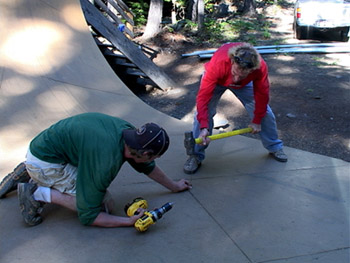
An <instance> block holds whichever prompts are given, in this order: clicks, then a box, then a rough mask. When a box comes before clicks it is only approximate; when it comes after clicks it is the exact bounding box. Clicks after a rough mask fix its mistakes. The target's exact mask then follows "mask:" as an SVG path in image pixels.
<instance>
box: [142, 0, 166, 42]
mask: <svg viewBox="0 0 350 263" xmlns="http://www.w3.org/2000/svg"><path fill="white" fill-rule="evenodd" d="M162 17H163V0H151V3H150V7H149V11H148V18H147V24H146V28H145V32H144V33H143V35H142V38H143V39H150V38H152V37H154V36H155V35H157V34H158V33H159V32H160V23H161V22H162Z"/></svg>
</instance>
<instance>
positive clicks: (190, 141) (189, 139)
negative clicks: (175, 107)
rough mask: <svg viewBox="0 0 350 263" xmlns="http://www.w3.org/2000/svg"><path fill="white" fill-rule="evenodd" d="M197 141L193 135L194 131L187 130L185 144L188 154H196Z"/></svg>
mask: <svg viewBox="0 0 350 263" xmlns="http://www.w3.org/2000/svg"><path fill="white" fill-rule="evenodd" d="M195 144H196V142H195V140H194V137H193V132H185V140H184V145H185V148H186V153H187V155H189V156H191V155H194V146H195Z"/></svg>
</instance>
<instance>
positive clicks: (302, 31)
mask: <svg viewBox="0 0 350 263" xmlns="http://www.w3.org/2000/svg"><path fill="white" fill-rule="evenodd" d="M308 36H309V34H308V32H307V28H306V27H301V26H298V25H295V37H296V38H297V39H307V38H308Z"/></svg>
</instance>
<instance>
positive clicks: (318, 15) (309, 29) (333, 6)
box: [293, 0, 350, 41]
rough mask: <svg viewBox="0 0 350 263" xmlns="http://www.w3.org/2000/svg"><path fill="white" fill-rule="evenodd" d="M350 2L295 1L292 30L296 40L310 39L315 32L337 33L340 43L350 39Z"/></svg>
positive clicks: (346, 0)
mask: <svg viewBox="0 0 350 263" xmlns="http://www.w3.org/2000/svg"><path fill="white" fill-rule="evenodd" d="M349 28H350V0H297V1H296V2H295V6H294V23H293V30H294V34H295V37H296V38H297V39H310V38H312V36H313V33H314V32H316V31H322V32H334V31H336V32H339V34H340V35H338V37H339V38H340V40H341V41H348V40H349V37H350V31H349Z"/></svg>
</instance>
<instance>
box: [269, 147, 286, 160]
mask: <svg viewBox="0 0 350 263" xmlns="http://www.w3.org/2000/svg"><path fill="white" fill-rule="evenodd" d="M270 155H272V157H273V158H275V159H276V160H277V161H279V162H282V163H285V162H287V161H288V157H287V155H286V154H285V153H284V152H283V150H282V149H280V150H278V151H277V152H270Z"/></svg>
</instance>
